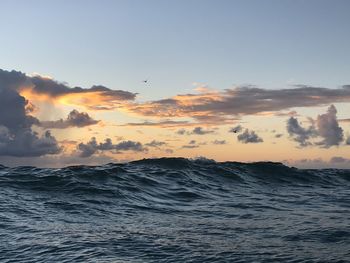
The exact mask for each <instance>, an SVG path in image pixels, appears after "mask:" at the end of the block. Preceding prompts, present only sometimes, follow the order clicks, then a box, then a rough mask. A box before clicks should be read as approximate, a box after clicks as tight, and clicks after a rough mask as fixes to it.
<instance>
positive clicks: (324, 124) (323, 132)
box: [316, 105, 344, 148]
mask: <svg viewBox="0 0 350 263" xmlns="http://www.w3.org/2000/svg"><path fill="white" fill-rule="evenodd" d="M316 125H317V132H318V135H319V136H320V137H322V138H323V140H322V141H320V142H318V143H317V144H318V145H322V146H323V147H325V148H329V147H331V146H334V145H339V144H340V143H341V142H342V141H343V140H344V135H343V129H342V128H341V127H339V123H338V120H337V109H336V108H335V107H334V105H331V106H329V108H328V111H327V113H325V114H322V115H318V117H317V120H316Z"/></svg>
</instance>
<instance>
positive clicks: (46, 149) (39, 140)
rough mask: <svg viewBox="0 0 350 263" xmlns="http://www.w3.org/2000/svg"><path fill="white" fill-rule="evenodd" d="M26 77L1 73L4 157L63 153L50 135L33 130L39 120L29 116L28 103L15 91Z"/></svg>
mask: <svg viewBox="0 0 350 263" xmlns="http://www.w3.org/2000/svg"><path fill="white" fill-rule="evenodd" d="M25 80H26V77H25V76H23V75H22V74H18V73H17V72H4V71H2V70H0V155H2V156H16V157H26V156H28V157H29V156H41V155H45V154H57V153H59V152H60V151H61V147H59V146H58V144H57V141H56V139H55V137H53V136H52V135H51V133H50V132H49V131H46V132H44V134H43V135H41V136H40V135H39V134H38V133H36V132H34V131H33V130H32V128H31V127H32V125H33V124H38V123H39V120H38V119H36V118H35V117H33V116H31V115H29V114H28V112H30V110H29V111H28V110H27V109H26V107H27V105H28V101H27V100H26V99H25V98H24V97H23V96H21V95H20V94H19V93H18V91H17V90H16V89H15V88H16V87H18V85H21V83H25Z"/></svg>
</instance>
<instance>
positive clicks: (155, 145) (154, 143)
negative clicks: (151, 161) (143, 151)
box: [145, 140, 167, 148]
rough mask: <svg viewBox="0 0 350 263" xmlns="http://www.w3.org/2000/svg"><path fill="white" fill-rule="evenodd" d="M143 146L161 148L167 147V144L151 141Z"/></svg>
mask: <svg viewBox="0 0 350 263" xmlns="http://www.w3.org/2000/svg"><path fill="white" fill-rule="evenodd" d="M145 145H146V146H148V147H155V148H159V147H161V146H163V145H167V143H166V142H161V141H156V140H153V141H151V142H149V143H146V144H145Z"/></svg>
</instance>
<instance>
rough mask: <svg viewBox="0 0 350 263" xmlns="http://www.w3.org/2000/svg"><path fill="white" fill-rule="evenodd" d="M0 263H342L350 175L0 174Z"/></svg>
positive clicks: (84, 170)
mask: <svg viewBox="0 0 350 263" xmlns="http://www.w3.org/2000/svg"><path fill="white" fill-rule="evenodd" d="M0 261H1V262H350V170H335V169H328V170H298V169H295V168H288V167H286V166H283V165H282V164H278V163H253V164H242V163H233V162H225V163H215V162H211V161H203V160H197V161H190V160H187V159H181V158H177V159H152V160H143V161H137V162H131V163H127V164H108V165H104V166H97V167H87V166H75V167H67V168H63V169H39V168H34V167H18V168H6V167H0Z"/></svg>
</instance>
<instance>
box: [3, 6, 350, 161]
mask: <svg viewBox="0 0 350 263" xmlns="http://www.w3.org/2000/svg"><path fill="white" fill-rule="evenodd" d="M349 11H350V1H345V0H329V1H324V0H317V1H316V0H289V1H287V0H284V1H282V0H256V1H252V0H241V1H238V0H237V1H234V0H230V1H226V0H210V1H209V0H181V1H180V0H176V1H175V0H173V1H166V0H147V1H146V0H138V1H136V0H128V1H126V0H125V1H117V0H114V1H107V0H100V1H97V0H95V1H91V0H84V1H83V0H81V1H79V0H75V1H72V0H69V1H68V0H60V1H36V0H31V1H29V0H18V1H14V0H1V1H0V33H1V49H0V58H1V60H0V163H2V164H8V165H39V166H42V165H44V166H65V165H70V164H82V163H85V164H101V163H104V162H111V161H113V162H114V161H125V160H133V159H141V158H145V157H146V158H151V157H164V156H168V157H170V156H183V157H190V158H192V157H196V156H206V157H208V158H213V159H215V160H220V161H225V160H233V161H261V160H272V161H282V162H284V163H286V164H290V165H296V166H299V167H329V166H331V167H343V168H344V167H350V159H349V153H350V152H349V151H350V126H349V123H350V116H349V112H350V110H349V102H350V86H345V85H349V84H350V79H349V78H350V77H349V72H350V63H349V61H350V52H349V47H350V27H349V25H350V16H349V13H350V12H349ZM11 70H15V72H10V71H11ZM19 71H21V72H22V73H24V74H22V73H21V72H19ZM33 73H37V74H39V75H35V74H33ZM48 76H49V77H48ZM145 79H149V82H148V83H143V82H142V81H143V80H145ZM297 84H302V85H299V86H297ZM93 85H103V86H104V87H102V86H98V87H93V88H90V87H92V86H93ZM254 85H255V86H254ZM343 85H344V86H343ZM76 86H78V87H81V88H82V89H74V88H73V87H76ZM287 88H288V89H287ZM232 131H235V132H232Z"/></svg>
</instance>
